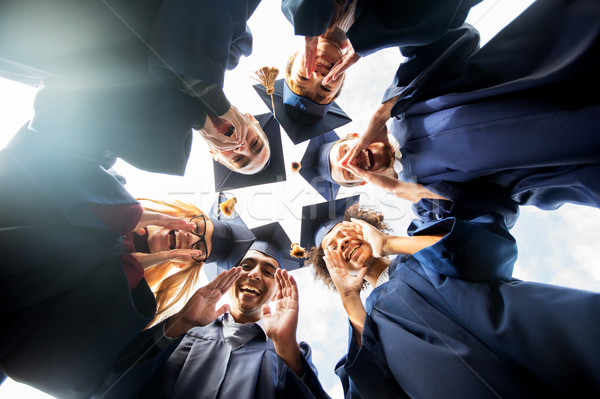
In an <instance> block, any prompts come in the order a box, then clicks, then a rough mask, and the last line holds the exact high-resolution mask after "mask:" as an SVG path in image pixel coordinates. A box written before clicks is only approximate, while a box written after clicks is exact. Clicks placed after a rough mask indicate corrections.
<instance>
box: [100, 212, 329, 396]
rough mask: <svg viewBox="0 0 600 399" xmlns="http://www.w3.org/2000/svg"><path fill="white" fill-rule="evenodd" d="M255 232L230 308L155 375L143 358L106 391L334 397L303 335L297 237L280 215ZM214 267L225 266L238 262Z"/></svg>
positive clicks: (121, 393)
mask: <svg viewBox="0 0 600 399" xmlns="http://www.w3.org/2000/svg"><path fill="white" fill-rule="evenodd" d="M252 232H253V234H254V235H255V236H256V241H255V242H254V243H253V244H252V246H250V249H249V250H248V251H247V252H246V254H245V255H244V256H243V259H242V260H241V261H240V262H239V263H238V264H237V265H238V267H239V268H241V270H242V272H241V275H240V277H239V278H238V279H237V281H236V282H235V284H234V285H233V286H232V287H231V289H230V291H229V295H230V301H229V305H228V309H229V310H228V312H227V313H225V314H224V315H223V317H220V318H218V319H217V320H215V321H214V322H213V323H211V324H209V325H207V326H205V327H198V328H193V329H191V330H190V331H188V333H187V334H186V335H185V337H184V338H183V339H182V340H181V343H180V344H179V346H178V347H177V349H176V350H175V351H174V352H173V353H172V354H171V355H170V356H169V357H168V359H167V360H166V362H165V363H164V364H163V365H162V366H161V367H160V368H158V370H157V371H156V372H155V373H154V374H151V371H152V370H151V369H146V368H145V367H146V366H145V365H142V366H140V367H139V368H138V369H134V370H133V372H131V373H128V374H126V375H125V376H124V378H123V379H121V380H120V381H118V383H117V384H116V385H115V386H113V387H111V388H110V389H109V390H106V391H104V392H101V394H102V397H104V398H126V397H144V398H166V397H169V398H190V397H202V398H232V399H233V398H236V399H237V398H242V399H245V398H256V397H260V398H282V399H283V398H296V397H297V398H328V397H329V396H328V395H327V394H326V393H325V391H324V390H323V388H322V387H321V385H320V383H319V381H318V378H317V373H316V369H315V368H314V365H313V364H312V362H311V360H310V358H311V349H310V347H309V346H308V344H306V343H305V342H300V343H298V342H297V340H296V327H297V323H298V311H299V308H298V287H297V284H296V282H295V281H294V278H293V277H292V276H291V275H290V274H289V273H288V271H290V270H293V269H296V268H297V267H298V266H299V261H300V259H299V258H294V257H293V256H291V255H290V240H289V238H288V237H287V234H286V233H285V231H284V230H283V228H282V227H281V225H280V224H279V223H278V222H274V223H270V224H267V225H263V226H260V227H257V228H254V229H252ZM206 266H210V265H206ZM214 266H217V269H218V270H220V269H226V268H229V267H231V264H227V263H223V262H220V263H219V264H218V265H214ZM271 299H272V300H274V301H275V304H274V305H273V307H272V309H271V308H270V307H269V305H268V303H269V301H270V300H271ZM146 381H147V382H146ZM144 383H145V385H144Z"/></svg>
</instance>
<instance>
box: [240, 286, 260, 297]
mask: <svg viewBox="0 0 600 399" xmlns="http://www.w3.org/2000/svg"><path fill="white" fill-rule="evenodd" d="M240 291H248V292H250V293H251V294H255V295H260V291H259V290H257V289H256V288H254V287H250V286H248V285H244V286H241V287H240Z"/></svg>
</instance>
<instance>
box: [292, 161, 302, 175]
mask: <svg viewBox="0 0 600 399" xmlns="http://www.w3.org/2000/svg"><path fill="white" fill-rule="evenodd" d="M300 169H302V164H301V163H300V162H297V161H294V162H292V172H294V173H298V172H300Z"/></svg>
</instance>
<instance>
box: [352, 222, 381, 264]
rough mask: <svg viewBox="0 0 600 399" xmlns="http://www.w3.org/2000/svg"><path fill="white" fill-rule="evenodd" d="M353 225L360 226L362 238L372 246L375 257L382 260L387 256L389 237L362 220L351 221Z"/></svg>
mask: <svg viewBox="0 0 600 399" xmlns="http://www.w3.org/2000/svg"><path fill="white" fill-rule="evenodd" d="M351 220H352V222H353V223H355V224H356V225H358V226H360V229H361V237H362V239H363V240H365V241H366V242H368V243H369V245H371V249H372V250H373V256H375V257H378V258H381V257H382V256H385V255H387V254H386V244H387V241H388V238H389V236H388V235H387V234H385V233H382V232H381V231H379V230H377V229H376V228H375V227H374V226H371V225H370V224H369V223H367V222H365V221H364V220H360V219H354V218H352V219H351Z"/></svg>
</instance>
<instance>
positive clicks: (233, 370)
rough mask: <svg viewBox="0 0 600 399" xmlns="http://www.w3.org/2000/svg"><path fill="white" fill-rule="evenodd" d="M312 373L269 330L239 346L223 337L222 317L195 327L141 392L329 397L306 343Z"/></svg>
mask: <svg viewBox="0 0 600 399" xmlns="http://www.w3.org/2000/svg"><path fill="white" fill-rule="evenodd" d="M300 348H301V351H302V354H303V360H302V362H303V367H304V369H305V371H306V375H305V376H304V378H303V379H302V380H300V378H299V377H298V376H296V375H295V374H294V373H293V372H292V371H291V370H290V369H289V368H288V367H287V366H286V365H285V363H284V362H283V360H282V359H281V358H279V356H277V354H276V353H275V349H274V347H273V343H272V341H268V340H266V339H265V336H264V333H262V331H261V332H259V334H258V335H257V336H255V337H254V338H252V339H251V340H250V341H249V342H247V343H246V344H244V345H242V346H241V347H238V348H232V347H231V346H229V345H228V344H227V343H226V341H225V339H224V338H223V331H222V321H221V319H218V320H216V321H215V322H213V323H211V324H209V325H207V326H205V327H195V328H193V329H192V330H190V331H189V332H188V333H187V334H186V335H185V337H184V338H183V340H182V341H181V343H180V344H179V346H178V347H177V349H176V350H175V351H174V352H173V354H172V355H171V356H170V357H169V359H168V360H167V361H166V363H165V364H164V365H163V366H162V367H161V368H159V369H158V370H157V371H156V373H155V374H154V375H152V377H151V378H150V380H149V381H148V382H147V383H146V385H145V386H144V387H143V389H142V390H141V392H140V395H139V397H144V398H164V397H169V398H236V399H237V398H242V399H243V398H282V399H283V398H328V396H327V394H326V393H325V392H324V391H323V388H322V387H321V385H320V383H319V382H318V379H317V374H316V369H315V368H314V365H312V363H311V360H310V358H311V350H310V347H309V346H308V345H307V344H306V343H304V342H302V343H300Z"/></svg>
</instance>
